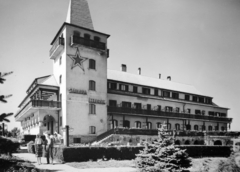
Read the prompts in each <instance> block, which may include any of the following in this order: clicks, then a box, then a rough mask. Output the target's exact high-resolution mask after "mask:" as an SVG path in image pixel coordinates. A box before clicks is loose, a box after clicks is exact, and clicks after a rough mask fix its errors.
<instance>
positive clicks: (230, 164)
mask: <svg viewBox="0 0 240 172" xmlns="http://www.w3.org/2000/svg"><path fill="white" fill-rule="evenodd" d="M217 171H218V172H240V153H239V152H238V153H232V154H231V156H230V157H229V158H228V159H227V160H226V161H222V162H221V163H220V164H219V166H218V169H217Z"/></svg>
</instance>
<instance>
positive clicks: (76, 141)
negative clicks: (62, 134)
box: [73, 138, 81, 143]
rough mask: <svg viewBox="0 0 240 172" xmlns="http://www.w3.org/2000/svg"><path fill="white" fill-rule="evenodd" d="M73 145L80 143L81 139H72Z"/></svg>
mask: <svg viewBox="0 0 240 172" xmlns="http://www.w3.org/2000/svg"><path fill="white" fill-rule="evenodd" d="M73 143H81V138H73Z"/></svg>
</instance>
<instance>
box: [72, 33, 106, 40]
mask: <svg viewBox="0 0 240 172" xmlns="http://www.w3.org/2000/svg"><path fill="white" fill-rule="evenodd" d="M73 36H78V37H81V33H80V32H79V31H76V30H75V31H73ZM83 38H84V39H91V35H89V34H87V33H84V34H83ZM93 40H94V41H96V42H100V41H101V38H100V37H98V36H94V37H93Z"/></svg>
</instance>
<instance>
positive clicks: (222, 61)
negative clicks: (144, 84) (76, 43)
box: [0, 0, 240, 131]
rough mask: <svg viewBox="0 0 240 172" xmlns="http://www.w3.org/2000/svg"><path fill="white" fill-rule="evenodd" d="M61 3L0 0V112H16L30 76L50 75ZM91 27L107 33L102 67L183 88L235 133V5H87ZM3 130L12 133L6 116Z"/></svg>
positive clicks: (239, 20) (214, 0) (239, 73)
mask: <svg viewBox="0 0 240 172" xmlns="http://www.w3.org/2000/svg"><path fill="white" fill-rule="evenodd" d="M68 3H69V1H68V0H41V1H33V0H17V1H16V0H0V72H3V73H4V72H10V71H13V72H14V73H13V74H11V75H9V76H6V77H5V78H6V82H5V83H4V84H0V95H9V94H13V96H12V97H10V98H8V99H7V101H8V103H6V104H5V103H1V102H0V114H2V113H10V112H13V113H16V112H17V110H18V105H19V104H20V103H21V101H22V100H23V99H24V97H25V96H26V90H27V88H28V87H29V86H30V84H31V83H32V82H33V80H34V79H35V78H36V77H41V76H45V75H49V74H52V73H53V71H52V69H53V68H52V60H51V59H50V58H49V50H50V48H51V45H50V43H51V41H52V40H53V38H54V36H55V35H56V33H57V31H58V30H59V28H60V27H61V25H62V24H63V22H64V21H65V20H66V16H67V9H68ZM88 3H89V7H90V11H91V15H92V20H93V24H94V29H95V30H96V31H99V32H103V33H106V34H110V35H111V37H110V38H109V40H108V48H109V49H110V57H109V58H108V68H109V69H113V70H120V66H121V64H126V65H127V71H128V72H129V73H136V74H137V69H138V68H139V67H141V69H142V75H144V76H148V77H153V78H158V75H159V74H161V76H162V79H166V78H167V76H171V78H172V81H174V82H180V83H185V84H190V85H193V86H194V87H196V88H197V89H198V90H199V91H200V92H201V93H202V94H204V95H207V96H211V97H213V98H214V99H213V102H214V103H216V104H218V105H219V106H221V107H227V108H229V109H230V110H229V111H228V117H230V118H233V122H232V125H231V130H233V131H240V125H239V124H238V122H239V121H240V116H239V115H238V113H239V112H238V107H239V105H240V101H239V97H240V67H239V66H240V57H239V56H240V34H239V31H240V1H239V0H151V1H149V0H131V1H130V0H101V1H100V0H98V1H96V0H88ZM9 119H10V120H11V122H10V123H8V124H7V125H8V130H11V129H12V128H14V127H20V123H18V122H15V120H14V118H13V116H12V117H10V118H9Z"/></svg>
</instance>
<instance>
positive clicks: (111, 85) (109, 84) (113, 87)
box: [108, 82, 117, 90]
mask: <svg viewBox="0 0 240 172" xmlns="http://www.w3.org/2000/svg"><path fill="white" fill-rule="evenodd" d="M108 88H109V89H110V90H116V89H117V83H113V82H110V83H108Z"/></svg>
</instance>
